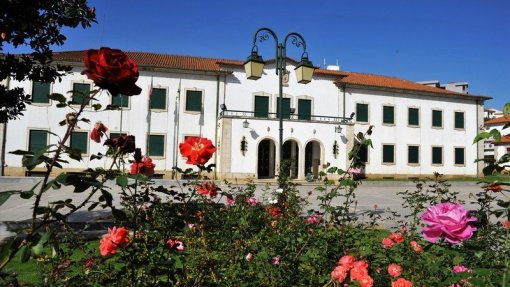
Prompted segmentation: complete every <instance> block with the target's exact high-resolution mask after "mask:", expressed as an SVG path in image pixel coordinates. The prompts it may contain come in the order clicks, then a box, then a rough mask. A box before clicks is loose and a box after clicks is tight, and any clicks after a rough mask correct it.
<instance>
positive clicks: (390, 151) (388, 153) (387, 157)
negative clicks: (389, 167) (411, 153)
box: [383, 145, 395, 163]
mask: <svg viewBox="0 0 510 287" xmlns="http://www.w3.org/2000/svg"><path fill="white" fill-rule="evenodd" d="M394 162H395V146H394V145H383V163H394Z"/></svg>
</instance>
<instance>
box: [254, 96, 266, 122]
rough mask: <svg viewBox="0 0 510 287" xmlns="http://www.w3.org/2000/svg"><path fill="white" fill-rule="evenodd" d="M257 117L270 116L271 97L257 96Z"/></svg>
mask: <svg viewBox="0 0 510 287" xmlns="http://www.w3.org/2000/svg"><path fill="white" fill-rule="evenodd" d="M254 112H255V117H257V118H267V117H268V116H269V97H265V96H255V111H254Z"/></svg>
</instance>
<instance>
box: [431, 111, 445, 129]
mask: <svg viewBox="0 0 510 287" xmlns="http://www.w3.org/2000/svg"><path fill="white" fill-rule="evenodd" d="M432 127H434V128H442V127H443V111H440V110H432Z"/></svg>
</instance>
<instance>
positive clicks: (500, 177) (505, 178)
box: [363, 174, 510, 182]
mask: <svg viewBox="0 0 510 287" xmlns="http://www.w3.org/2000/svg"><path fill="white" fill-rule="evenodd" d="M420 179H425V178H420ZM413 180H414V179H410V178H370V177H368V178H365V179H363V181H401V182H404V181H413ZM446 180H448V181H450V182H459V181H472V182H479V181H488V182H493V181H496V180H497V181H504V182H510V176H508V175H500V174H498V175H488V176H484V177H461V178H448V179H446Z"/></svg>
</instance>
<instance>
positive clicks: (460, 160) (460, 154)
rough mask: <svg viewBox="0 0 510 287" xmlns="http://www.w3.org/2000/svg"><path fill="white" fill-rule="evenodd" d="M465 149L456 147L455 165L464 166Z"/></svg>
mask: <svg viewBox="0 0 510 287" xmlns="http://www.w3.org/2000/svg"><path fill="white" fill-rule="evenodd" d="M464 163H465V160H464V148H462V147H456V148H455V164H459V165H464Z"/></svg>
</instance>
